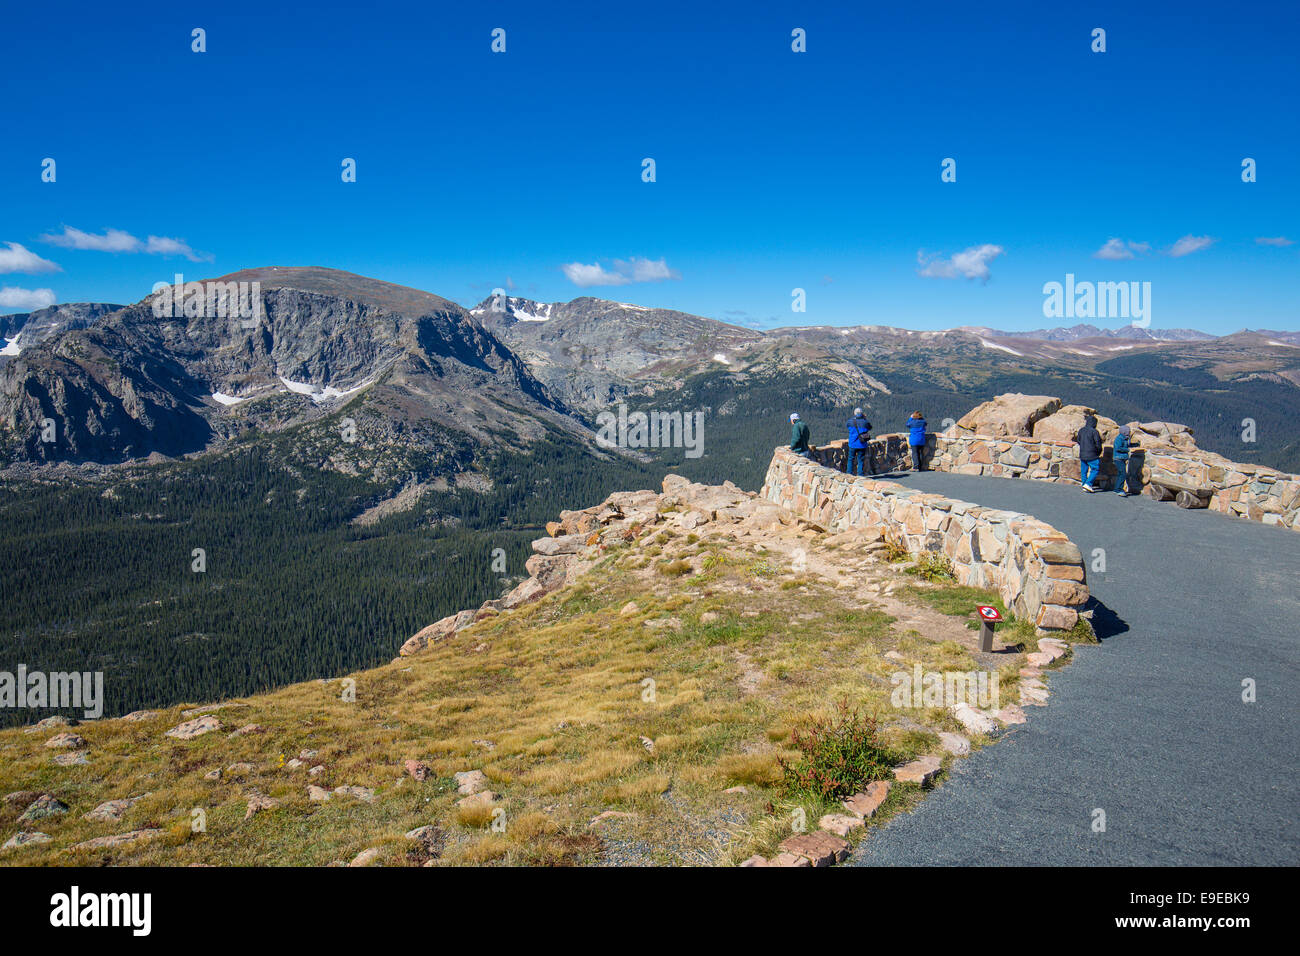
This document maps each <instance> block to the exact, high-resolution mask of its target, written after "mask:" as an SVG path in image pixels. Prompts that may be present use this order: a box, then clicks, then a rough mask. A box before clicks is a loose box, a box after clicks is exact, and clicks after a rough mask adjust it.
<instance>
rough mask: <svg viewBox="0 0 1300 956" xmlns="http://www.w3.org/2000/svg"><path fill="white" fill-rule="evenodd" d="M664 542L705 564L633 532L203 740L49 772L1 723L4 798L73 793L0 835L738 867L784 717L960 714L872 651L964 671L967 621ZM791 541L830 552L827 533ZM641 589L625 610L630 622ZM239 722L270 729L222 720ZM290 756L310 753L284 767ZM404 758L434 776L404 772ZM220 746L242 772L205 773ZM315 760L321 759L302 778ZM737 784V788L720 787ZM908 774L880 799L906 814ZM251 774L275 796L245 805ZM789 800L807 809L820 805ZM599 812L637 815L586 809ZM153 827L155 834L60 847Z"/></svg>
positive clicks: (302, 851)
mask: <svg viewBox="0 0 1300 956" xmlns="http://www.w3.org/2000/svg"><path fill="white" fill-rule="evenodd" d="M658 540H659V542H660V546H661V547H663V548H665V550H666V551H667V552H668V554H669V555H670V556H671V558H672V559H673V560H674V561H684V560H691V561H694V562H696V567H697V569H698V568H699V566H700V564H701V563H704V562H706V561H707V563H708V569H707V570H706V571H704V572H703V573H702V574H698V575H696V576H695V577H685V576H665V575H663V574H660V573H658V571H657V569H656V567H655V565H654V564H650V565H648V566H646V567H643V568H642V567H639V565H641V564H643V563H644V555H645V551H644V549H643V548H639V547H635V546H633V547H630V548H627V549H623V550H620V551H616V552H614V553H612V554H611V555H610V556H609V558H608V559H607V560H606V562H605V563H604V564H603V566H601V567H599V568H598V569H597V570H596V571H594V572H592V573H590V574H589V575H587V577H586V578H584V579H583V581H582V582H580V583H579V584H578V585H576V586H573V587H570V588H568V589H565V590H563V591H560V592H558V593H556V594H553V595H550V596H549V597H547V598H545V599H543V600H542V601H540V602H538V603H536V604H534V605H531V606H528V607H526V608H523V609H520V610H518V611H515V612H512V613H509V614H503V615H501V616H499V617H495V618H491V619H488V620H484V621H482V622H480V623H478V624H476V625H475V626H473V627H472V628H470V629H468V630H466V631H464V632H461V633H460V634H457V635H456V636H455V637H454V638H452V639H450V640H448V641H446V642H444V643H441V644H438V645H435V646H433V647H431V648H430V649H429V650H427V651H425V652H424V653H421V654H419V655H417V656H415V657H412V658H408V659H403V660H399V661H395V662H393V663H391V664H388V665H385V666H382V667H378V668H375V669H373V670H369V671H364V672H360V673H357V674H354V675H351V676H352V677H353V678H354V679H355V681H356V699H355V702H349V701H346V700H344V699H343V697H342V695H341V693H340V691H341V689H342V684H341V682H340V681H338V680H333V681H309V682H306V683H301V684H295V685H292V686H290V687H285V688H283V689H281V690H278V691H275V692H272V693H268V694H262V695H258V696H256V697H250V698H248V699H246V700H244V701H241V702H238V703H241V704H243V705H244V706H239V707H230V708H227V709H224V710H220V711H213V713H214V714H215V715H216V716H218V717H219V718H220V719H221V722H222V725H223V726H222V730H221V731H219V732H215V733H211V734H208V735H206V736H203V737H200V738H197V739H195V740H191V741H177V740H172V739H169V738H166V737H164V736H163V732H164V731H165V730H166V729H168V728H169V727H172V726H174V725H176V724H178V723H180V722H181V720H182V717H181V710H182V709H183V708H182V707H179V706H178V707H172V708H168V709H166V710H163V711H160V712H159V713H158V715H157V716H155V717H153V718H151V719H148V720H145V721H142V722H139V723H128V722H124V721H122V720H102V721H97V722H92V723H86V724H82V725H81V726H80V727H79V728H78V730H77V732H78V733H80V734H81V735H82V736H83V737H85V738H86V740H87V741H88V743H89V749H88V754H89V757H90V762H89V764H87V765H84V766H71V767H60V766H55V765H54V764H53V763H52V762H51V751H49V750H47V749H45V748H44V747H43V743H44V740H45V739H46V738H47V737H48V736H50V735H51V734H45V733H33V734H28V733H24V732H23V731H22V730H21V729H14V730H7V731H4V732H0V792H9V791H18V790H34V791H42V792H43V791H49V792H52V793H54V794H55V795H56V796H58V797H59V798H60V799H61V800H63V801H64V802H65V803H67V804H68V805H69V807H70V808H71V811H70V812H69V813H66V814H64V815H62V816H59V817H52V818H46V819H43V820H40V821H37V822H35V823H33V824H31V825H30V826H27V825H20V824H19V823H18V816H19V814H20V813H21V809H22V808H21V806H20V805H16V804H5V805H3V806H0V842H2V841H3V840H4V839H7V838H8V837H9V836H11V835H12V834H13V833H14V832H16V831H18V830H19V829H34V830H40V831H42V832H44V833H47V834H49V835H50V837H51V838H52V839H51V842H49V843H45V844H39V845H28V846H26V847H21V848H18V849H11V850H8V851H4V852H3V853H2V854H0V864H16V863H21V864H71V863H80V864H94V863H101V862H111V863H115V864H149V865H158V864H165V865H185V864H189V863H211V864H218V865H249V864H275V865H326V864H330V863H339V862H347V861H348V860H351V859H352V858H353V857H354V856H355V855H356V854H357V853H359V852H360V851H362V850H365V849H367V848H370V847H376V848H378V849H379V851H380V855H379V859H378V862H380V863H383V864H384V865H390V866H391V865H418V864H420V863H423V862H424V861H425V860H427V859H429V856H430V854H429V853H426V852H422V851H421V850H420V847H419V844H417V843H416V841H412V840H407V839H405V838H404V836H403V834H404V833H405V832H406V831H408V830H411V829H413V828H416V827H420V826H424V825H430V824H432V825H436V826H438V827H441V828H442V830H443V831H444V844H443V845H442V846H441V848H440V850H439V851H438V853H437V855H436V856H435V860H436V862H438V863H442V864H474V865H482V864H534V865H555V864H573V863H578V864H583V863H594V862H597V861H602V862H614V863H695V862H710V861H722V862H726V861H729V860H732V859H734V858H738V857H736V854H738V853H743V852H744V851H745V850H746V849H749V848H752V847H755V846H758V847H768V846H769V844H773V841H774V840H776V839H777V837H778V835H779V834H781V833H782V832H785V831H784V828H785V826H786V823H785V822H784V821H785V819H786V817H787V816H788V815H789V811H790V809H791V808H790V806H789V805H788V804H787V803H786V802H785V800H784V797H783V795H782V792H781V788H780V782H781V773H780V768H779V766H778V764H777V759H778V757H779V756H781V755H783V754H784V755H786V756H791V754H789V752H788V750H787V744H788V741H789V737H790V731H791V730H792V729H793V728H794V727H795V726H796V725H797V724H798V723H799V721H800V720H802V719H803V718H804V717H805V716H806V715H808V714H815V713H825V712H828V710H829V708H830V707H831V706H832V705H833V704H834V702H835V701H836V700H837V699H840V698H847V699H849V700H851V701H853V702H854V703H855V704H858V705H860V706H863V707H865V708H866V709H867V710H869V711H874V712H876V713H878V714H879V715H880V716H881V722H882V723H881V725H882V727H883V728H884V729H885V734H886V738H887V739H888V740H889V741H890V742H891V744H892V745H895V746H898V747H900V748H901V749H903V750H905V751H906V750H907V749H908V748H911V749H913V750H915V749H918V748H920V747H922V746H923V745H924V744H925V743H926V742H927V741H931V740H933V739H934V736H933V732H934V731H935V730H939V729H953V730H956V729H959V728H958V727H957V726H956V725H955V724H954V723H953V722H952V718H951V717H950V716H948V715H947V714H946V713H944V712H943V711H925V710H917V709H910V710H908V711H906V712H898V711H895V710H893V709H892V708H891V707H890V703H889V696H890V690H891V685H890V683H889V680H888V675H889V674H890V673H891V672H893V671H895V670H898V669H899V668H900V664H899V663H898V662H896V661H894V660H887V659H884V658H883V657H882V655H883V654H884V653H885V652H887V651H891V650H892V651H896V652H898V653H900V654H902V655H903V656H904V657H905V658H906V660H907V664H906V665H904V666H909V667H910V665H911V664H912V663H914V662H919V663H921V664H922V665H923V666H925V667H927V668H934V669H944V668H954V667H955V668H968V669H973V668H974V660H973V658H972V657H971V654H970V650H969V648H970V646H971V642H972V641H973V634H971V633H969V632H966V631H965V630H964V627H963V624H962V622H961V621H960V620H957V619H951V620H952V624H951V627H950V628H949V629H948V630H946V631H944V630H943V629H942V628H938V629H937V631H936V632H934V633H927V634H926V635H924V636H922V635H920V634H917V633H916V632H915V631H912V632H911V633H908V632H907V629H906V628H899V627H897V626H895V625H894V624H893V619H892V618H890V617H889V616H888V615H886V614H884V613H882V612H881V611H880V610H878V609H877V608H875V607H873V606H871V605H870V603H869V602H866V601H864V600H863V599H862V597H861V595H860V592H859V590H858V589H857V588H853V587H847V588H846V587H837V586H836V584H835V581H834V576H833V575H829V574H821V575H818V574H811V573H808V572H806V571H801V573H800V574H799V575H798V576H796V575H795V574H793V573H787V572H786V571H784V570H783V568H782V563H781V560H780V559H779V557H778V556H775V555H773V554H770V553H769V554H767V555H766V556H763V555H756V554H754V553H753V552H752V551H750V550H748V545H746V544H743V543H741V542H738V541H735V540H732V539H730V538H728V537H727V536H725V535H712V536H710V537H709V538H708V539H707V540H705V541H699V540H695V541H689V539H685V540H684V539H678V540H676V541H673V540H672V539H670V538H666V537H663V536H661V537H660V538H659V539H658ZM797 543H799V544H800V545H801V546H802V547H806V548H808V549H809V550H810V552H811V553H813V554H817V553H819V545H818V543H817V541H816V540H807V541H803V540H801V541H799V542H797ZM674 547H676V548H677V549H686V550H689V551H690V552H691V553H692V555H693V556H687V557H682V555H681V551H680V550H674ZM705 548H707V549H708V550H707V553H705V551H704V549H705ZM846 552H847V549H845V548H839V549H837V550H836V552H835V554H834V555H833V556H830V555H829V553H828V552H826V551H825V549H821V551H820V553H822V554H823V556H824V557H826V558H827V559H831V558H832V557H833V560H835V561H844V560H846V559H848V560H849V562H850V563H849V564H848V565H846V570H847V573H848V574H849V575H850V576H852V578H853V579H854V580H856V581H865V580H868V579H869V578H870V577H871V576H873V575H875V576H879V575H887V574H896V571H894V570H892V569H883V570H881V569H878V568H877V566H876V565H870V566H869V565H868V562H867V560H866V558H865V556H864V555H862V554H860V553H859V554H852V553H846ZM759 564H761V565H762V567H761V568H760V569H759V571H758V572H756V571H755V570H754V568H755V567H756V566H757V565H759ZM791 583H792V584H793V585H794V586H793V588H792V589H783V585H785V584H791ZM630 600H635V601H636V603H637V604H638V606H639V610H638V612H637V613H636V614H633V615H629V616H626V617H624V616H621V615H620V613H619V612H620V609H621V608H622V607H623V606H624V605H625V604H626V603H627V602H628V601H630ZM669 617H672V618H674V619H676V620H675V622H673V623H669V624H667V625H663V626H658V627H655V626H647V625H648V624H650V625H653V624H654V622H656V621H660V620H663V619H666V618H669ZM1004 672H1005V673H1006V675H1007V677H1010V676H1011V675H1013V674H1014V665H1010V664H1009V665H1008V666H1007V667H1006V668H1004ZM186 706H192V705H186ZM201 712H202V711H201ZM250 723H256V724H259V725H261V726H262V727H264V728H265V732H263V733H256V734H249V735H246V736H238V737H231V736H228V734H229V732H230V731H233V730H234V729H236V728H237V727H240V726H243V725H245V724H250ZM647 742H648V743H647ZM304 750H315V751H317V754H316V756H314V757H312V758H310V759H307V760H305V761H304V765H303V766H301V767H297V768H290V767H289V765H288V764H289V761H290V760H292V759H294V758H297V757H298V755H299V753H300V752H301V751H304ZM408 758H414V759H417V760H421V761H424V762H426V763H427V764H428V765H429V766H430V767H431V768H432V770H433V776H432V777H431V778H430V779H429V780H426V781H423V782H417V781H415V780H414V779H411V778H410V777H408V776H407V775H406V774H405V773H404V771H403V761H404V760H405V759H408ZM234 763H248V764H251V765H252V767H253V769H252V770H251V771H249V772H247V773H245V774H243V775H242V777H240V776H238V775H236V774H223V776H222V777H221V779H217V780H208V779H206V778H205V774H207V773H208V772H209V771H211V770H213V769H216V768H226V767H229V766H230V765H231V764H234ZM313 765H320V766H322V767H323V768H324V770H323V771H321V772H320V773H319V775H318V776H309V775H308V772H307V770H308V767H310V766H313ZM470 769H481V770H482V771H483V772H484V774H485V775H486V776H487V778H488V780H489V787H490V788H491V789H492V790H494V791H496V792H498V793H499V794H500V795H501V799H500V802H499V804H498V806H499V807H500V809H501V811H502V813H503V817H502V821H503V822H502V823H501V824H499V831H500V832H498V828H497V827H494V817H493V813H492V808H490V807H488V808H481V809H478V810H473V811H466V810H462V809H460V808H458V807H457V806H456V801H457V800H458V799H460V797H461V795H460V794H458V793H457V792H456V786H455V783H454V781H453V780H452V774H454V773H456V772H457V771H463V770H470ZM309 784H311V785H315V786H319V787H322V788H324V789H326V790H333V789H334V788H335V787H338V786H342V785H351V786H360V787H368V788H372V789H373V790H374V791H375V799H374V801H373V802H365V801H361V800H357V799H354V798H352V797H348V796H342V795H334V796H333V797H332V798H331V799H330V800H329V801H328V802H314V801H312V800H310V799H309V798H308V794H307V787H308V785H309ZM736 784H743V785H745V787H746V788H747V789H748V793H743V794H723V793H722V791H723V790H725V789H726V788H728V787H732V786H734V785H736ZM907 789H908V788H905V787H900V788H896V790H899V791H900V794H899V796H898V797H897V801H895V798H894V797H891V806H893V805H895V803H896V805H898V806H903V805H906V802H907V800H908V799H910V798H909V797H908V796H907V794H906V793H904V792H903V791H906V790H907ZM253 790H256V791H258V792H260V793H262V794H266V795H267V796H269V797H271V798H273V799H275V800H277V801H279V805H278V806H276V807H274V808H273V809H269V810H263V811H262V812H259V813H257V814H255V815H253V816H252V817H251V818H249V819H247V820H245V813H246V805H247V802H248V797H249V793H250V791H253ZM146 792H147V793H149V794H150V795H149V796H147V797H145V798H144V799H143V800H141V801H140V802H139V803H137V804H136V805H134V806H133V807H132V808H131V809H129V810H128V811H127V812H126V814H125V816H124V817H123V819H122V820H121V821H119V822H115V823H97V822H93V821H88V820H85V819H84V814H85V813H86V812H87V811H89V810H90V809H92V808H93V807H95V806H96V805H97V804H99V803H100V802H102V801H104V800H109V799H116V798H121V797H127V796H136V795H139V794H142V793H146ZM803 809H804V811H805V812H806V815H807V816H808V817H809V818H810V819H812V820H813V821H815V820H816V819H817V815H818V814H819V813H820V812H821V811H822V810H823V809H824V808H823V807H820V806H817V805H813V804H808V805H807V806H805V807H804V808H803ZM606 810H615V811H619V812H621V813H626V814H629V815H628V816H621V817H611V818H607V819H604V820H601V821H599V822H598V823H596V824H594V825H593V824H592V820H593V819H594V818H595V817H597V816H598V815H599V814H601V813H602V812H604V811H606ZM200 817H201V818H202V819H203V820H204V823H205V828H204V829H203V830H202V831H201V832H194V830H193V828H192V826H191V823H192V821H193V820H195V819H198V818H200ZM814 825H815V824H814ZM142 828H158V829H162V830H164V831H165V834H164V836H162V837H159V838H156V839H153V840H149V841H146V842H141V843H135V844H130V845H125V846H120V847H117V848H114V849H110V850H98V851H92V852H85V851H77V852H69V851H68V849H67V848H68V847H69V846H71V845H72V844H74V843H77V842H79V841H83V840H87V839H90V838H92V837H98V836H104V835H108V834H114V833H123V832H126V831H129V830H135V829H142Z"/></svg>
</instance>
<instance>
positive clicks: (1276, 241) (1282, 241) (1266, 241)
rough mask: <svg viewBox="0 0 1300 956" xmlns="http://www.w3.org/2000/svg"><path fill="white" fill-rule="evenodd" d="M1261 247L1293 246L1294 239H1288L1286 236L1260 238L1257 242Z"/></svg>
mask: <svg viewBox="0 0 1300 956" xmlns="http://www.w3.org/2000/svg"><path fill="white" fill-rule="evenodd" d="M1255 242H1256V243H1257V244H1258V245H1261V246H1293V245H1295V240H1294V239H1288V238H1287V237H1286V236H1260V237H1259V238H1258V239H1256V240H1255Z"/></svg>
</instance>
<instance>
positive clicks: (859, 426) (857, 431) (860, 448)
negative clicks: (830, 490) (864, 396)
mask: <svg viewBox="0 0 1300 956" xmlns="http://www.w3.org/2000/svg"><path fill="white" fill-rule="evenodd" d="M869 441H871V422H869V421H867V416H866V415H864V414H862V409H860V408H855V409H853V417H852V418H850V419H849V447H848V448H847V449H846V451H845V455H846V457H845V459H844V470H845V471H847V472H848V473H849V474H850V475H853V474H858V475H865V474H866V473H867V464H868V461H867V443H868V442H869ZM872 472H873V473H874V472H875V469H874V467H873V468H872Z"/></svg>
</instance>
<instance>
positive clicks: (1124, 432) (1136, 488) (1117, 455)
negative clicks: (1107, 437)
mask: <svg viewBox="0 0 1300 956" xmlns="http://www.w3.org/2000/svg"><path fill="white" fill-rule="evenodd" d="M1135 447H1137V446H1136V445H1134V444H1133V433H1132V429H1130V428H1129V427H1128V426H1127V425H1121V426H1119V434H1118V435H1116V436H1115V445H1114V453H1113V455H1112V457H1113V458H1114V459H1115V471H1116V472H1118V474H1116V476H1115V494H1117V495H1119V496H1120V497H1121V498H1127V497H1128V496H1129V495H1138V494H1141V493H1142V488H1141V481H1142V477H1141V475H1134V474H1133V471H1132V470H1131V468H1130V466H1129V458H1130V457H1131V456H1132V454H1133V449H1134V448H1135Z"/></svg>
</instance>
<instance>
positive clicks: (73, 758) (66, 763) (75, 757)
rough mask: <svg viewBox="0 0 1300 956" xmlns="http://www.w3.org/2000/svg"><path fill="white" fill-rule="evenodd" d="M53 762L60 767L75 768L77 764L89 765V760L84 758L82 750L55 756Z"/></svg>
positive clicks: (84, 753) (84, 754)
mask: <svg viewBox="0 0 1300 956" xmlns="http://www.w3.org/2000/svg"><path fill="white" fill-rule="evenodd" d="M54 762H55V763H56V764H58V765H59V766H60V767H75V766H77V765H78V764H83V763H90V758H89V757H87V756H86V752H85V751H84V750H73V751H71V752H70V753H66V754H55V755H54Z"/></svg>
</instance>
